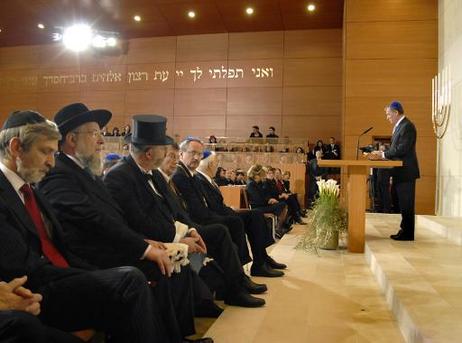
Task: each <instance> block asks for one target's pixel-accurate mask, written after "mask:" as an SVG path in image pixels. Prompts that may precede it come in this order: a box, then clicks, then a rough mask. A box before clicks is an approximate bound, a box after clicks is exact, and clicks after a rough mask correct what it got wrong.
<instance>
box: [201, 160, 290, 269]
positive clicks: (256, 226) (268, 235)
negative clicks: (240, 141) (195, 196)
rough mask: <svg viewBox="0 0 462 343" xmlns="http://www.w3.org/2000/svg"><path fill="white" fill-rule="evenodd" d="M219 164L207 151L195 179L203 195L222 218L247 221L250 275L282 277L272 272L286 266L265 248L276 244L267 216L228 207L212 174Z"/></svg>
mask: <svg viewBox="0 0 462 343" xmlns="http://www.w3.org/2000/svg"><path fill="white" fill-rule="evenodd" d="M217 164H218V161H217V159H216V155H215V154H214V153H210V152H209V151H205V153H204V157H203V159H202V161H201V162H200V164H199V167H198V168H197V172H198V173H197V174H196V177H197V178H198V180H199V184H200V186H202V193H203V195H204V197H205V200H206V202H207V203H208V204H209V207H210V208H211V209H212V211H214V212H215V213H217V214H219V215H223V216H234V217H239V218H240V219H242V221H243V222H244V227H245V231H246V234H247V238H248V239H249V243H250V248H251V249H252V256H253V263H252V267H251V274H252V275H255V276H271V277H274V276H282V275H283V273H282V272H280V271H276V270H272V269H284V268H286V266H285V265H283V264H281V263H277V262H276V261H274V260H273V259H272V258H271V257H270V256H269V255H268V254H267V252H266V247H268V246H270V245H271V244H273V243H274V239H273V236H272V229H271V228H269V227H268V226H266V225H265V218H264V216H263V215H262V214H261V213H259V212H257V211H252V210H250V211H249V210H244V211H239V212H236V211H235V210H233V209H232V208H231V207H229V206H227V205H225V203H224V199H223V196H222V195H221V192H220V190H219V188H218V187H217V186H216V185H215V184H214V182H213V180H212V179H211V176H212V175H213V173H214V171H215V169H216V167H217Z"/></svg>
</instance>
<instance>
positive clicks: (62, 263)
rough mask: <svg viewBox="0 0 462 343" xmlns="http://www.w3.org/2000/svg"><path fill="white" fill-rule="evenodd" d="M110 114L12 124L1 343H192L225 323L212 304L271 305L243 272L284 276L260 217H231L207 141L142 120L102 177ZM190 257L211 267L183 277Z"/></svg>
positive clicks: (27, 118) (1, 202)
mask: <svg viewBox="0 0 462 343" xmlns="http://www.w3.org/2000/svg"><path fill="white" fill-rule="evenodd" d="M111 116H112V114H111V113H110V112H109V111H107V110H90V109H89V108H88V107H87V106H85V105H84V104H81V103H75V104H70V105H68V106H65V107H64V108H62V109H61V110H60V111H59V112H58V113H56V115H55V116H54V122H51V121H49V120H47V119H45V118H44V117H43V116H42V115H41V114H39V113H37V112H33V111H17V112H13V113H12V114H11V115H10V116H9V117H8V118H7V119H6V121H5V123H4V124H3V127H2V129H1V131H0V281H1V280H2V282H1V283H0V342H10V341H11V342H32V343H33V342H81V341H82V339H83V340H86V339H89V338H91V337H92V333H93V332H94V331H97V332H102V333H104V335H105V338H106V341H107V342H116V343H118V342H125V343H127V342H130V343H138V342H146V343H147V342H185V341H190V339H188V338H187V337H188V336H190V335H192V334H194V333H195V327H194V317H195V316H196V317H197V316H209V317H217V316H219V315H220V313H221V312H222V309H221V308H220V307H218V306H217V305H216V304H215V303H214V294H213V293H215V297H216V298H217V299H218V298H219V299H223V300H224V302H225V303H226V304H228V305H233V306H241V307H260V306H263V305H264V304H265V301H264V299H262V298H259V297H257V296H255V294H261V293H264V292H266V291H267V287H266V285H265V284H259V283H255V282H253V281H252V280H251V279H250V277H248V276H247V275H246V274H245V273H244V270H243V268H242V266H243V265H245V264H247V263H249V262H250V261H251V260H252V258H251V255H252V257H253V263H252V267H251V269H250V272H251V275H253V276H263V277H281V276H283V275H284V273H283V272H282V271H281V270H280V269H285V268H286V267H287V266H286V265H284V264H281V263H278V262H276V261H275V260H274V259H272V258H271V257H270V256H269V255H268V254H267V252H266V248H267V247H268V246H270V245H271V244H273V243H274V240H273V237H272V233H271V231H270V230H269V229H268V227H267V225H266V222H265V218H264V215H263V213H262V212H259V211H252V210H251V211H245V212H236V211H234V210H233V209H231V208H229V207H227V206H226V205H225V204H224V203H223V198H222V197H221V194H220V192H219V190H218V188H216V187H215V185H214V184H213V182H211V179H210V178H208V177H207V176H209V177H210V175H213V173H214V172H215V170H214V168H216V167H213V163H216V161H215V159H214V155H213V154H204V150H203V143H202V142H201V141H199V140H194V139H193V140H186V141H184V142H182V144H181V145H180V146H179V147H178V146H176V145H175V144H173V140H172V139H171V138H170V137H168V136H166V134H165V133H166V119H165V118H164V117H161V116H155V115H136V116H134V118H133V119H134V120H133V131H132V134H131V135H130V136H129V137H128V140H129V142H130V154H129V156H127V157H125V158H123V159H122V160H121V161H120V162H119V163H118V164H117V165H115V166H114V167H113V168H111V169H110V170H109V172H107V173H106V175H105V176H104V179H101V178H100V175H101V169H102V164H101V157H100V152H101V150H102V145H103V144H104V140H103V137H102V135H101V131H100V130H101V128H102V127H104V126H105V125H106V124H107V123H108V122H109V121H110V119H111ZM204 157H205V158H204ZM200 165H204V166H206V167H203V168H202V170H206V169H207V168H209V169H210V171H209V173H207V172H203V173H199V172H198V171H197V169H198V167H199V166H200ZM212 170H213V172H212ZM246 239H248V241H249V245H250V249H251V251H252V254H250V252H249V249H248V245H247V241H246ZM180 247H181V249H180ZM185 247H186V250H188V251H189V253H191V254H193V253H194V254H202V255H205V254H206V255H207V256H209V257H211V258H213V260H214V261H213V262H211V263H208V264H207V266H205V267H202V266H199V267H197V266H196V269H195V270H193V269H192V267H191V265H183V266H181V267H180V268H179V269H177V268H175V270H174V268H173V267H174V264H175V262H176V258H177V255H178V254H179V252H180V250H181V251H183V252H184V248H185ZM206 260H207V259H204V261H206ZM198 272H199V274H202V272H204V273H203V274H204V277H203V278H201V277H199V276H198ZM204 280H206V281H207V284H206V283H205V282H204ZM212 292H213V293H212ZM28 314H29V315H28ZM33 315H35V316H37V317H35V318H34V317H31V316H33ZM37 319H38V320H37ZM199 341H200V342H213V339H212V338H202V339H199Z"/></svg>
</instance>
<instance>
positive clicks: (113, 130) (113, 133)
mask: <svg viewBox="0 0 462 343" xmlns="http://www.w3.org/2000/svg"><path fill="white" fill-rule="evenodd" d="M112 135H113V136H114V137H119V136H120V131H119V128H118V127H117V126H116V127H114V128H113V129H112Z"/></svg>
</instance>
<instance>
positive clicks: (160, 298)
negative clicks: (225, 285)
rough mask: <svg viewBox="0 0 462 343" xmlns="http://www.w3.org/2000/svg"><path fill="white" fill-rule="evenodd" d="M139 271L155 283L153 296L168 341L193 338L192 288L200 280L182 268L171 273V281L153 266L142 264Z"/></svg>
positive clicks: (152, 263) (188, 270)
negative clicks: (191, 336)
mask: <svg viewBox="0 0 462 343" xmlns="http://www.w3.org/2000/svg"><path fill="white" fill-rule="evenodd" d="M138 267H139V268H140V269H141V270H142V271H143V272H144V274H145V275H146V277H147V279H148V280H154V281H156V285H155V286H154V287H152V292H153V295H154V298H155V299H156V301H157V302H158V306H159V308H160V312H161V313H162V323H163V325H164V327H166V328H167V333H168V335H169V337H176V338H178V339H179V338H181V337H185V336H189V335H192V334H194V333H195V329H194V292H195V291H197V289H195V288H194V287H195V286H196V283H197V282H199V281H200V280H198V277H197V275H195V274H194V272H193V270H192V269H191V268H190V266H189V265H188V266H182V267H181V272H180V273H173V274H172V276H171V277H170V278H167V277H165V276H162V275H161V274H160V271H159V269H158V268H157V265H156V264H155V263H154V262H151V261H141V262H140V263H139V266H138ZM200 282H202V281H200ZM204 287H206V286H205V285H204ZM209 293H210V292H209ZM210 298H212V295H211V294H210Z"/></svg>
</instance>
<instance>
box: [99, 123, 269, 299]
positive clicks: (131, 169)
mask: <svg viewBox="0 0 462 343" xmlns="http://www.w3.org/2000/svg"><path fill="white" fill-rule="evenodd" d="M166 122H167V121H166V119H165V118H164V117H161V116H155V115H149V116H148V115H138V116H134V117H133V134H132V135H131V139H130V156H128V157H126V158H124V159H123V160H122V162H120V163H119V164H117V165H116V166H115V167H114V168H112V169H111V170H110V171H109V172H108V174H107V175H106V176H105V178H104V183H105V184H106V186H107V188H108V190H109V192H110V193H111V194H112V196H113V198H114V199H115V200H116V201H117V203H118V204H119V205H120V206H121V208H122V210H123V211H124V217H125V218H126V220H127V222H128V224H129V226H130V227H131V228H132V229H134V230H136V231H138V232H140V233H141V234H142V235H144V236H145V237H146V238H148V239H152V240H156V241H161V242H172V241H177V242H178V241H179V242H181V243H185V244H187V245H188V246H189V252H190V253H194V252H201V253H205V252H206V249H207V250H208V252H209V253H210V254H211V256H212V257H213V258H215V259H216V260H217V261H218V263H219V264H220V266H221V267H222V268H223V269H224V271H225V279H226V280H227V290H226V295H225V302H226V303H227V304H230V305H238V306H245V307H257V306H262V305H263V304H264V303H265V302H264V300H263V299H258V298H255V297H252V296H251V295H250V294H249V292H248V291H249V290H250V291H253V292H257V293H261V292H264V291H265V290H266V287H263V286H262V285H261V286H258V285H255V284H253V283H252V282H251V281H250V280H249V279H248V278H247V277H245V274H244V271H243V270H242V267H241V265H240V262H239V257H238V256H237V254H236V251H235V250H234V246H233V243H232V241H231V237H230V236H229V233H228V230H227V228H226V227H224V226H223V225H220V224H212V225H209V226H200V225H197V224H195V223H192V222H191V220H188V219H187V218H184V217H181V218H180V217H178V216H176V213H174V212H173V211H172V210H171V208H170V207H169V204H168V200H167V198H166V197H167V196H168V194H166V193H165V188H164V192H163V190H162V186H161V185H159V183H158V181H159V180H155V178H154V177H153V170H154V169H156V168H158V167H159V166H160V165H161V163H162V161H163V160H164V158H165V151H166V146H167V145H171V144H172V143H173V139H172V138H170V137H168V136H166V135H165V131H166ZM160 181H161V182H162V180H160ZM164 183H165V181H164ZM165 185H166V184H165ZM167 187H168V185H167ZM175 221H180V222H182V223H184V224H186V225H187V226H188V227H189V231H188V234H187V235H186V236H185V237H180V236H178V235H177V233H176V231H175ZM202 238H203V239H204V241H205V244H204V241H203V240H202ZM246 286H247V287H246Z"/></svg>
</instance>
